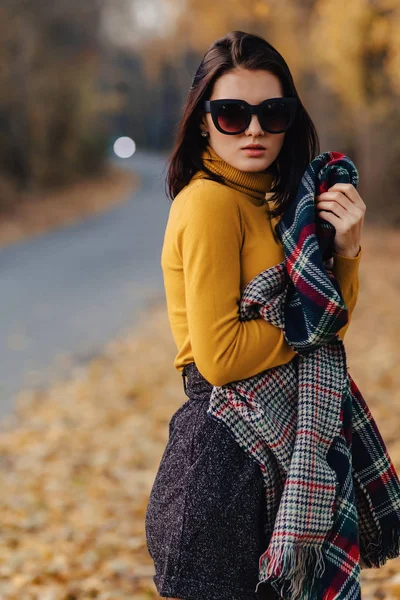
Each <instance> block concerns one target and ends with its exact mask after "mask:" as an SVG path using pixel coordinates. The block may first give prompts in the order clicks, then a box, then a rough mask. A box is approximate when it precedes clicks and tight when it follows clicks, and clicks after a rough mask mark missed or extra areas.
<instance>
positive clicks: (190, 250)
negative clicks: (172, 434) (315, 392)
mask: <svg viewBox="0 0 400 600" xmlns="http://www.w3.org/2000/svg"><path fill="white" fill-rule="evenodd" d="M203 186H204V183H203V182H201V183H200V184H199V185H197V186H196V187H194V188H193V189H192V190H191V192H190V194H188V195H187V198H186V199H185V205H184V210H183V227H182V228H181V231H180V235H179V236H178V250H179V252H180V253H181V258H182V264H183V271H184V280H185V298H186V311H187V322H188V330H189V336H190V342H191V347H192V352H193V356H194V360H195V362H196V365H197V367H198V369H199V371H200V373H202V375H203V376H204V377H205V378H206V379H207V380H208V381H209V382H210V383H211V384H212V385H216V386H221V385H224V384H226V383H229V382H232V381H237V380H239V379H246V378H248V377H252V376H253V375H256V374H257V373H260V372H262V371H264V370H265V369H269V368H272V367H275V366H277V365H280V364H284V363H287V362H289V361H290V360H291V359H292V358H293V357H294V356H295V355H296V354H297V353H296V352H295V350H293V349H292V348H291V346H289V344H288V343H287V342H286V340H285V338H284V335H283V332H282V330H281V329H279V328H278V327H275V326H274V325H272V324H271V323H268V322H267V321H265V320H264V319H262V318H259V319H253V320H251V321H240V320H239V302H240V297H241V290H240V251H241V247H242V241H243V230H242V222H241V216H240V210H239V207H238V206H237V204H236V203H235V201H234V200H233V199H232V194H230V193H229V190H228V191H226V190H225V189H224V187H223V186H218V188H217V193H210V187H208V188H204V187H203Z"/></svg>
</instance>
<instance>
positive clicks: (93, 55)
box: [0, 0, 400, 225]
mask: <svg viewBox="0 0 400 600" xmlns="http://www.w3.org/2000/svg"><path fill="white" fill-rule="evenodd" d="M231 29H241V30H245V31H250V32H253V33H258V34H260V35H262V36H264V37H265V38H266V39H267V40H268V41H270V42H271V43H272V44H274V45H275V46H276V47H277V48H278V50H279V51H280V52H281V53H282V54H283V56H284V58H285V59H286V61H287V63H288V64H289V66H290V69H291V70H292V73H293V75H294V78H295V82H296V85H297V87H298V89H299V93H300V95H301V97H302V100H303V102H304V103H305V105H306V107H307V109H308V110H309V112H310V114H311V117H312V118H313V120H314V122H315V124H316V126H317V129H318V132H319V134H320V137H321V141H322V151H325V150H328V149H329V150H330V149H332V150H338V151H342V152H344V153H347V154H348V155H349V156H350V157H351V158H352V159H353V160H354V162H355V163H356V165H357V167H358V169H359V171H360V193H361V195H362V196H363V198H364V200H365V202H366V204H367V206H368V211H367V215H366V222H368V220H369V221H371V222H374V223H376V222H382V223H384V222H389V223H391V224H395V225H399V224H400V203H399V201H398V197H399V193H398V188H399V185H400V170H399V168H398V167H399V164H400V135H399V132H400V3H399V0H351V2H349V1H348V0H302V1H301V2H299V1H298V0H254V1H252V2H243V0H225V2H224V3H223V4H222V3H216V2H215V1H214V0H151V1H149V0H85V2H81V1H80V0H69V1H68V2H66V1H65V0H52V1H50V0H40V1H37V0H36V1H33V0H1V2H0V34H1V36H0V40H1V41H0V123H1V126H0V157H1V160H0V208H3V209H4V207H5V206H6V205H7V204H8V205H9V204H12V203H14V202H17V201H18V193H19V192H20V191H21V190H33V191H34V190H38V189H46V188H48V187H52V186H58V185H61V184H63V183H65V182H71V181H73V180H76V179H77V178H80V177H82V176H84V175H87V174H89V173H96V172H99V171H101V169H102V168H104V161H105V159H106V157H107V153H108V152H109V149H110V144H111V140H112V139H113V138H116V137H118V136H119V135H126V136H130V137H131V138H132V139H133V140H134V141H135V143H136V145H137V147H142V148H149V149H154V150H159V151H162V152H168V149H169V148H170V147H171V144H172V142H173V138H174V133H175V128H176V124H177V122H178V121H179V118H180V111H181V107H182V104H183V102H184V100H185V97H186V94H187V91H188V89H189V87H190V83H191V80H192V77H193V75H194V72H195V69H196V67H197V65H198V63H199V61H200V59H201V58H202V56H203V54H204V52H205V50H206V49H207V47H208V45H209V44H210V43H211V42H212V41H213V40H214V39H215V38H216V37H219V36H221V35H223V34H225V33H226V32H227V31H229V30H231Z"/></svg>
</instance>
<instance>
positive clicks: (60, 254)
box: [0, 150, 170, 418]
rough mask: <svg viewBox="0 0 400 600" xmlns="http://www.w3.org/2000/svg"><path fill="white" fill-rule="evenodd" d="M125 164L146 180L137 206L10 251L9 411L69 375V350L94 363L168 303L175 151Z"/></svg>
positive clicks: (4, 307) (1, 343) (0, 348)
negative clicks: (166, 258) (166, 250)
mask: <svg viewBox="0 0 400 600" xmlns="http://www.w3.org/2000/svg"><path fill="white" fill-rule="evenodd" d="M118 164H123V165H124V167H126V168H128V169H132V170H134V171H135V172H136V173H138V174H139V176H140V178H141V185H140V188H137V189H136V191H135V192H134V193H133V194H132V196H131V197H129V200H128V202H127V203H125V204H123V205H121V206H119V207H116V208H114V209H112V210H111V211H110V212H107V213H105V214H102V215H99V216H95V217H92V218H89V219H87V220H85V221H83V222H81V223H79V224H77V225H72V226H69V227H67V228H63V229H60V230H58V231H54V232H50V233H48V234H45V235H43V236H40V237H37V238H34V239H32V240H30V241H26V242H24V243H18V244H14V245H12V246H9V247H6V248H3V249H0V278H1V294H0V315H1V318H0V332H1V335H0V418H1V417H2V416H3V415H5V414H7V413H9V412H10V410H11V409H12V407H13V406H14V403H15V396H16V394H17V393H18V392H19V391H20V390H22V389H26V388H41V387H46V386H47V385H49V383H51V381H52V379H53V378H54V379H55V378H57V377H63V376H67V374H68V368H70V367H67V366H65V365H64V366H63V364H64V363H63V360H62V359H63V357H67V358H68V359H69V360H70V361H72V364H82V363H85V362H86V361H88V360H89V359H90V358H92V357H93V356H94V355H96V354H98V353H99V351H100V352H101V349H102V347H103V346H104V345H105V343H107V341H109V340H110V339H112V338H113V337H116V336H117V335H118V334H119V333H124V331H125V330H126V328H127V327H128V326H129V325H131V324H132V323H133V322H135V320H136V319H139V318H140V315H141V311H142V309H143V308H145V307H146V306H147V305H148V303H149V302H162V301H164V298H165V296H164V288H163V280H162V271H161V266H160V256H161V248H162V242H163V235H164V229H165V225H166V222H167V218H168V211H169V206H170V202H169V200H168V198H167V197H166V195H165V191H164V185H165V174H166V164H167V163H166V157H165V156H161V155H156V154H152V153H148V152H143V151H140V150H138V151H137V152H136V153H135V155H134V156H133V157H132V158H131V159H122V160H120V161H119V162H118Z"/></svg>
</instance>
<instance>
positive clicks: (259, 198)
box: [193, 145, 273, 205]
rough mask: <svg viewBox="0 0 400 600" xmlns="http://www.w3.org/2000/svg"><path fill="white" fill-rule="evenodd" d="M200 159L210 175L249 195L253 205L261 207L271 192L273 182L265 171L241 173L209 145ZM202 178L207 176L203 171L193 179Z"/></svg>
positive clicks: (198, 172)
mask: <svg viewBox="0 0 400 600" xmlns="http://www.w3.org/2000/svg"><path fill="white" fill-rule="evenodd" d="M201 159H202V161H203V163H204V165H205V166H206V167H207V168H208V169H209V170H210V171H211V172H212V173H217V174H218V175H222V177H223V178H224V182H225V184H226V185H228V186H229V187H231V188H233V189H235V190H238V191H240V192H244V193H245V194H247V195H249V196H250V197H251V199H252V202H253V203H254V204H257V205H263V204H264V203H265V202H266V196H265V195H266V194H267V193H268V192H269V191H270V190H271V186H272V182H273V175H271V174H270V173H266V172H265V171H262V172H258V173H255V172H250V171H241V170H240V169H237V168H236V167H232V166H231V165H230V164H229V163H227V162H226V161H225V160H223V159H222V158H221V157H220V156H219V155H218V154H217V153H216V152H215V150H214V149H213V148H212V147H211V146H210V145H207V148H206V149H205V150H203V152H202V155H201ZM204 176H207V174H206V173H205V171H197V173H195V175H194V176H193V179H197V178H199V177H204Z"/></svg>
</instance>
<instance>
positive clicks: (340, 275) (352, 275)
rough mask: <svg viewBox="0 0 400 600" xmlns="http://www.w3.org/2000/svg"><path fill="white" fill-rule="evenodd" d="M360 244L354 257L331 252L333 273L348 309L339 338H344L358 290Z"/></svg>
mask: <svg viewBox="0 0 400 600" xmlns="http://www.w3.org/2000/svg"><path fill="white" fill-rule="evenodd" d="M361 254H362V250H361V246H360V248H359V250H358V254H357V255H356V256H354V257H348V256H342V255H341V254H337V253H336V252H334V253H333V273H334V275H335V277H336V279H337V281H338V283H339V287H340V291H341V292H342V296H343V300H344V302H345V304H346V306H347V309H348V311H349V312H348V322H347V324H346V325H344V327H342V328H341V329H340V330H339V332H338V335H339V337H340V338H341V340H342V341H343V340H344V336H345V335H346V332H347V330H348V328H349V326H350V321H351V317H352V314H353V311H354V308H355V306H356V304H357V299H358V291H359V286H360V282H359V267H360V260H361Z"/></svg>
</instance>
